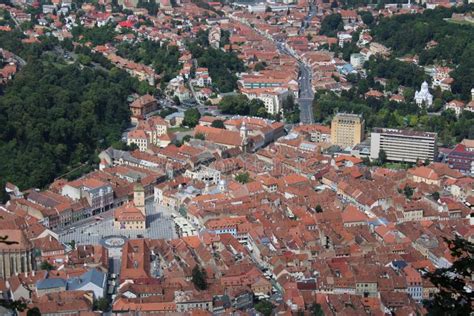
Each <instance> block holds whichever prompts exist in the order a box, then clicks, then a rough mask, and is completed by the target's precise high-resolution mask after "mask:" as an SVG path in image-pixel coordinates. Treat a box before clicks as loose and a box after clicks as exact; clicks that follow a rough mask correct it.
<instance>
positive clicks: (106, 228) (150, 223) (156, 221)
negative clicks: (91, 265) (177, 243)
mask: <svg viewBox="0 0 474 316" xmlns="http://www.w3.org/2000/svg"><path fill="white" fill-rule="evenodd" d="M146 208H147V214H148V215H147V229H145V230H127V231H125V230H120V229H115V228H114V227H113V211H109V212H107V213H102V214H100V216H101V217H103V218H104V219H103V220H101V221H96V220H95V219H94V218H92V219H91V220H89V221H84V222H82V223H81V224H79V225H78V224H75V225H74V228H70V229H68V230H66V231H62V232H58V233H59V240H60V241H61V242H63V243H69V242H71V241H72V240H74V241H75V242H76V244H77V245H81V244H99V242H100V240H101V239H102V238H103V237H105V236H110V235H122V236H125V237H127V238H137V235H143V237H145V238H147V237H148V238H152V239H173V238H176V232H175V230H174V223H173V221H172V220H171V219H170V218H168V217H166V216H163V213H164V211H165V210H164V208H163V207H161V206H158V207H156V205H155V203H154V202H153V200H152V199H149V200H148V201H147V204H146Z"/></svg>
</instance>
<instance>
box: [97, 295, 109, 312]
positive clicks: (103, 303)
mask: <svg viewBox="0 0 474 316" xmlns="http://www.w3.org/2000/svg"><path fill="white" fill-rule="evenodd" d="M94 309H95V310H99V311H101V312H106V311H107V310H108V309H109V301H108V300H107V298H106V297H101V298H99V299H96V300H95V301H94Z"/></svg>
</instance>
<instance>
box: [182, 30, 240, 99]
mask: <svg viewBox="0 0 474 316" xmlns="http://www.w3.org/2000/svg"><path fill="white" fill-rule="evenodd" d="M207 36H208V32H207V31H199V32H198V34H197V36H196V39H195V40H194V41H193V42H192V43H188V48H189V51H190V52H191V54H192V55H193V58H196V59H197V62H198V65H199V67H206V68H208V69H209V75H210V76H211V78H212V80H213V84H214V85H215V86H216V87H217V88H218V89H219V91H220V92H224V93H225V92H231V91H234V90H235V89H236V88H237V76H236V73H239V72H242V71H244V70H245V67H244V64H243V62H242V61H241V60H240V59H239V58H238V57H237V54H236V53H235V52H224V51H222V50H220V49H215V48H212V47H210V46H209V42H208V40H207Z"/></svg>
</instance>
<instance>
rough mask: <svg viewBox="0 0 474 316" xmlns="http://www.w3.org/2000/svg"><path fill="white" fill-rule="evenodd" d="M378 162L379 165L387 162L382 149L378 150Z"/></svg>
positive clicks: (385, 154)
mask: <svg viewBox="0 0 474 316" xmlns="http://www.w3.org/2000/svg"><path fill="white" fill-rule="evenodd" d="M378 162H379V164H380V165H383V164H384V163H386V162H387V153H386V152H385V150H383V149H380V150H379V158H378Z"/></svg>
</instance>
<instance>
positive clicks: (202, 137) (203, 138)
mask: <svg viewBox="0 0 474 316" xmlns="http://www.w3.org/2000/svg"><path fill="white" fill-rule="evenodd" d="M194 138H196V139H200V140H205V139H206V136H205V135H204V134H202V133H197V134H196V135H194Z"/></svg>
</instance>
